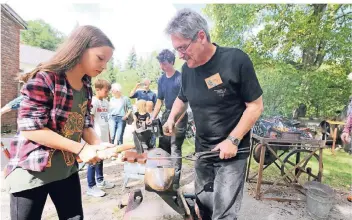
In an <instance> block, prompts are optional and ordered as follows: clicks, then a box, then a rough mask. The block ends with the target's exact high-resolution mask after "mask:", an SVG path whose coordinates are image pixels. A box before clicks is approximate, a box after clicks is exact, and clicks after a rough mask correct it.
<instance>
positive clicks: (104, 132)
mask: <svg viewBox="0 0 352 220" xmlns="http://www.w3.org/2000/svg"><path fill="white" fill-rule="evenodd" d="M94 87H95V91H96V95H95V96H94V97H93V99H92V109H91V115H92V117H93V120H94V130H95V132H96V134H97V135H98V136H99V137H100V139H101V141H102V142H109V143H110V132H109V123H108V121H109V117H108V116H109V102H108V101H107V100H106V99H105V98H107V97H108V95H109V91H110V89H111V84H110V83H109V82H108V81H107V80H104V79H97V80H96V81H95V83H94ZM95 178H96V180H95ZM87 180H88V190H87V195H90V196H94V197H102V196H104V195H105V192H104V191H103V190H101V189H111V188H113V187H115V185H114V184H113V183H109V182H108V181H106V180H104V176H103V161H100V162H98V163H96V164H95V165H89V166H88V171H87Z"/></svg>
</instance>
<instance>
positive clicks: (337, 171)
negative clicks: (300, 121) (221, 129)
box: [182, 140, 352, 190]
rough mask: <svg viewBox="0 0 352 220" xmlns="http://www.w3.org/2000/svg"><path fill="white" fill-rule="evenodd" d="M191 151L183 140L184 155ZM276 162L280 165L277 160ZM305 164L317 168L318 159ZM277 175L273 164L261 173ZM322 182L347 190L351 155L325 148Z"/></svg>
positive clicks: (272, 177) (267, 176) (351, 170)
mask: <svg viewBox="0 0 352 220" xmlns="http://www.w3.org/2000/svg"><path fill="white" fill-rule="evenodd" d="M192 152H194V145H191V144H190V143H189V142H188V141H187V140H185V142H184V144H183V146H182V154H183V155H184V156H185V155H187V154H190V153H192ZM284 156H285V155H283V156H282V158H284ZM301 158H302V157H301ZM302 159H303V158H302ZM183 162H184V163H186V164H189V165H191V164H192V162H191V161H188V160H183ZM251 163H252V165H251V174H254V173H255V172H256V171H257V169H258V165H259V164H258V163H257V162H256V161H255V160H254V159H252V161H251ZM278 164H279V165H280V163H279V162H278ZM307 166H309V167H311V168H312V170H317V169H318V161H316V160H314V159H313V160H310V162H309V163H308V165H307ZM278 177H280V170H279V169H278V168H277V167H276V166H275V165H271V166H269V167H268V168H267V169H266V170H265V171H264V173H263V178H264V179H265V180H271V181H275V180H276V179H277V178H278ZM323 183H324V184H327V185H329V186H332V187H333V188H335V189H343V190H349V189H350V185H351V183H352V156H351V155H349V154H348V153H346V152H344V151H343V150H338V151H335V155H333V154H332V153H331V150H330V149H325V150H324V151H323Z"/></svg>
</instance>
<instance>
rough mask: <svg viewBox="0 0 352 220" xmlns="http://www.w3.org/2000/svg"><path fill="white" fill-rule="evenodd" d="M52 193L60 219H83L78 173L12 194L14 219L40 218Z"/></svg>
mask: <svg viewBox="0 0 352 220" xmlns="http://www.w3.org/2000/svg"><path fill="white" fill-rule="evenodd" d="M48 194H49V195H50V198H51V200H52V201H53V203H54V205H55V207H56V211H57V214H58V216H59V219H70V220H79V219H83V208H82V194H81V184H80V181H79V176H78V173H75V174H72V175H71V176H70V177H68V178H67V179H64V180H59V181H55V182H52V183H49V184H46V185H43V186H40V187H37V188H34V189H29V190H25V191H22V192H18V193H12V194H10V209H11V210H10V212H11V219H12V220H29V219H30V220H40V219H41V216H42V213H43V209H44V205H45V202H46V198H47V196H48Z"/></svg>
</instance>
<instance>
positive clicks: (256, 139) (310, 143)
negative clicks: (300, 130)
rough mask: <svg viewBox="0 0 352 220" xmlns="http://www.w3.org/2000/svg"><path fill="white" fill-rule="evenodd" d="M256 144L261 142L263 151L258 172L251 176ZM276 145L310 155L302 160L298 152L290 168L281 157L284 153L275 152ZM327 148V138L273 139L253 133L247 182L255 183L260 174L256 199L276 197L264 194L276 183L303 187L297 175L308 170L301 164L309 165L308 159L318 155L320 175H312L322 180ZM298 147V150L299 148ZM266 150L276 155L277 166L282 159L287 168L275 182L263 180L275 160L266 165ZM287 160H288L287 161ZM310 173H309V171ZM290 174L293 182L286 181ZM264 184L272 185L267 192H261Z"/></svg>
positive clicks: (256, 188) (287, 150)
mask: <svg viewBox="0 0 352 220" xmlns="http://www.w3.org/2000/svg"><path fill="white" fill-rule="evenodd" d="M256 144H261V145H262V147H261V151H260V161H259V167H258V172H256V173H255V174H254V175H253V176H251V177H250V176H249V171H250V167H251V159H252V156H253V152H254V147H255V145H256ZM275 147H280V148H284V152H289V154H290V150H291V152H293V153H294V152H300V151H304V152H306V153H308V156H306V157H305V158H304V159H302V160H300V157H299V155H300V153H298V154H297V156H296V160H297V159H298V160H297V161H296V163H295V164H292V162H289V163H291V165H294V167H293V168H291V169H288V168H287V166H285V163H284V162H283V160H282V159H281V158H280V157H281V156H282V155H283V154H284V153H283V154H281V155H277V153H276V152H275V150H274V149H275ZM324 148H325V140H310V139H309V140H289V139H273V138H264V137H260V136H258V135H256V134H252V136H251V146H250V157H249V162H248V166H247V173H246V182H249V183H253V180H254V179H255V177H256V176H258V177H257V178H256V179H255V180H256V182H254V183H256V187H255V189H254V191H255V198H256V199H271V200H273V199H274V198H265V197H264V196H263V195H264V194H265V193H267V192H268V191H270V189H272V188H273V187H274V186H276V185H284V186H300V187H303V186H302V185H303V184H300V183H299V181H298V178H297V176H298V177H299V175H300V174H301V173H303V172H306V173H307V171H306V170H304V169H302V168H301V167H300V165H302V164H305V165H307V163H308V161H309V160H310V159H311V158H312V157H313V156H315V157H318V160H319V171H318V175H316V176H315V175H312V176H313V177H315V178H316V180H317V181H319V182H321V180H322V176H323V149H324ZM297 149H298V150H297ZM266 150H269V151H270V152H271V153H272V154H273V155H274V156H275V161H274V162H275V164H276V166H278V165H277V163H276V161H277V160H278V161H280V163H281V164H282V167H283V168H286V169H287V171H288V172H287V173H285V174H284V175H281V177H278V179H277V180H276V181H275V182H270V181H265V180H263V171H264V170H265V168H267V167H268V166H270V165H272V164H274V162H272V163H270V164H268V165H266V167H264V159H265V152H266ZM318 151H319V153H318V155H317V154H315V153H316V152H318ZM286 162H287V161H286ZM308 175H309V173H308ZM288 176H291V177H293V181H292V182H288V181H286V179H288ZM280 180H284V181H285V184H280V183H279V181H280ZM262 184H269V185H272V186H271V187H270V188H269V189H267V190H266V191H265V192H263V193H262V192H261V185H262ZM274 200H278V201H288V200H289V201H292V199H279V198H275V199H274Z"/></svg>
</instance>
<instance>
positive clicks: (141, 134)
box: [133, 99, 152, 149]
mask: <svg viewBox="0 0 352 220" xmlns="http://www.w3.org/2000/svg"><path fill="white" fill-rule="evenodd" d="M136 105H137V112H136V113H134V115H133V119H134V121H133V125H134V129H135V130H136V133H137V136H138V139H139V142H140V143H141V144H142V146H143V148H147V149H150V148H152V146H151V145H150V142H151V138H152V132H151V131H150V130H146V129H147V125H149V124H151V120H150V115H149V113H148V112H147V111H146V101H145V100H143V99H140V100H138V101H137V103H136ZM133 138H134V142H135V145H136V141H137V140H136V139H137V137H136V136H135V135H134V137H133Z"/></svg>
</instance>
